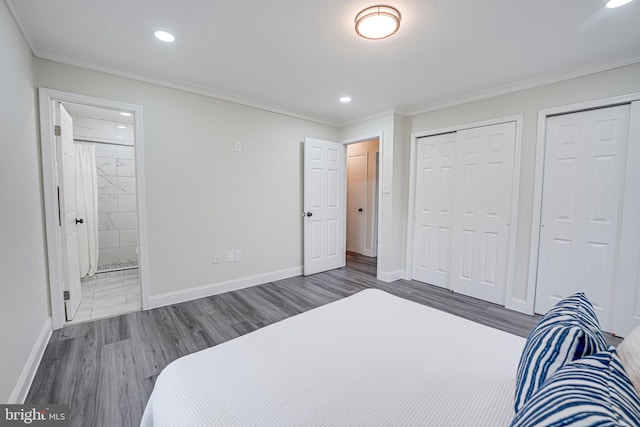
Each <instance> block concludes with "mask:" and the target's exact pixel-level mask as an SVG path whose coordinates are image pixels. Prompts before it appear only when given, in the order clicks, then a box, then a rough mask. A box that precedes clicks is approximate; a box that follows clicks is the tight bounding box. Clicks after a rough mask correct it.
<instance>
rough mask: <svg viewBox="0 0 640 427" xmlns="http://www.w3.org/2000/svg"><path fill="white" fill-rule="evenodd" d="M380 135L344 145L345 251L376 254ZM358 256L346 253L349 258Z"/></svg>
mask: <svg viewBox="0 0 640 427" xmlns="http://www.w3.org/2000/svg"><path fill="white" fill-rule="evenodd" d="M379 146H380V143H379V138H372V139H369V140H364V141H359V142H355V143H351V144H347V146H346V148H347V179H346V180H347V196H346V198H347V204H346V211H347V215H346V228H347V233H346V234H347V244H346V250H347V254H350V255H354V254H356V255H360V256H363V257H367V258H369V260H368V261H369V264H370V263H371V262H373V263H375V262H376V259H377V255H378V203H379V200H378V194H379V188H378V187H379V180H378V175H379V174H378V172H379V151H380V147H379ZM357 258H359V257H354V256H348V257H347V262H349V260H350V259H351V260H354V259H357Z"/></svg>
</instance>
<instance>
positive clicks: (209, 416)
mask: <svg viewBox="0 0 640 427" xmlns="http://www.w3.org/2000/svg"><path fill="white" fill-rule="evenodd" d="M524 344H525V339H524V338H521V337H517V336H514V335H511V334H509V333H506V332H502V331H499V330H496V329H493V328H490V327H487V326H484V325H480V324H478V323H474V322H471V321H469V320H465V319H462V318H460V317H457V316H454V315H450V314H447V313H444V312H441V311H438V310H435V309H432V308H429V307H426V306H423V305H421V304H417V303H414V302H411V301H407V300H405V299H402V298H399V297H395V296H393V295H390V294H388V293H386V292H383V291H380V290H373V289H369V290H365V291H362V292H359V293H358V294H355V295H352V296H350V297H347V298H344V299H342V300H339V301H336V302H333V303H330V304H327V305H325V306H322V307H319V308H316V309H313V310H310V311H308V312H305V313H302V314H299V315H297V316H293V317H291V318H288V319H286V320H283V321H280V322H278V323H275V324H272V325H269V326H267V327H264V328H262V329H259V330H257V331H254V332H252V333H249V334H246V335H244V336H241V337H239V338H236V339H234V340H231V341H228V342H225V343H223V344H220V345H217V346H215V347H211V348H209V349H206V350H203V351H200V352H197V353H194V354H191V355H188V356H185V357H182V358H180V359H178V360H176V361H174V362H172V363H171V364H169V365H168V366H167V367H166V368H165V369H164V370H163V371H162V373H161V374H160V375H159V377H158V379H157V381H156V384H155V388H154V390H153V393H152V395H151V397H150V399H149V401H148V404H147V407H146V410H145V413H144V416H143V419H142V423H141V426H143V427H151V426H153V427H162V426H313V425H330V426H347V425H349V426H354V425H363V426H364V425H366V426H376V425H379V426H391V425H406V426H410V425H415V426H425V425H428V426H447V427H450V426H491V427H498V426H507V425H509V423H510V422H511V420H512V419H513V417H514V408H513V396H514V389H515V381H514V378H515V376H516V369H517V366H518V360H519V358H520V354H521V353H522V350H523V346H524Z"/></svg>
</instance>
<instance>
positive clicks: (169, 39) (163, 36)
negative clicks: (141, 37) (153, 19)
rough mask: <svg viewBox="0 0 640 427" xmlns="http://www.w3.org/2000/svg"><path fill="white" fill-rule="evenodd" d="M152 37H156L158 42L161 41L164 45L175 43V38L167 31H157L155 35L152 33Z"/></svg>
mask: <svg viewBox="0 0 640 427" xmlns="http://www.w3.org/2000/svg"><path fill="white" fill-rule="evenodd" d="M153 35H154V36H156V38H157V39H158V40H160V41H163V42H165V43H173V42H174V41H176V37H175V36H174V35H173V34H171V33H169V32H167V31H161V30H158V31H156V32H155V33H153Z"/></svg>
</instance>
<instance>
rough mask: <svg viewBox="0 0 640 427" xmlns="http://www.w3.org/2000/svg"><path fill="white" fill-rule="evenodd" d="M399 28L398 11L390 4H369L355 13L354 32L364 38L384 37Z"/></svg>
mask: <svg viewBox="0 0 640 427" xmlns="http://www.w3.org/2000/svg"><path fill="white" fill-rule="evenodd" d="M399 28H400V12H398V9H396V8H393V7H391V6H383V5H378V6H371V7H368V8H366V9H364V10H362V11H361V12H360V13H358V14H357V15H356V33H358V35H359V36H360V37H364V38H365V39H369V40H380V39H384V38H387V37H389V36H392V35H394V34H395V33H396V32H397V31H398V29H399Z"/></svg>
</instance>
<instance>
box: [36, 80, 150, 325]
mask: <svg viewBox="0 0 640 427" xmlns="http://www.w3.org/2000/svg"><path fill="white" fill-rule="evenodd" d="M40 124H41V146H42V172H43V184H44V196H45V197H44V198H45V221H46V229H47V254H48V259H49V277H50V290H51V292H50V297H51V314H52V321H53V326H54V329H58V328H61V327H62V326H64V325H65V324H68V323H78V322H85V321H90V320H96V319H100V318H105V317H113V316H118V315H120V314H124V313H128V312H132V311H138V310H140V309H141V308H143V307H144V306H145V303H146V301H148V291H147V287H148V283H147V274H146V268H145V266H146V259H147V257H146V223H145V221H144V218H145V217H146V215H145V211H146V209H145V206H146V204H145V198H144V161H143V159H144V156H143V146H142V143H143V141H142V131H141V128H142V107H140V106H138V105H133V104H125V103H121V102H117V101H110V100H104V99H99V98H92V97H87V96H82V95H77V94H71V93H66V92H60V91H54V90H51V89H44V88H41V89H40Z"/></svg>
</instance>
